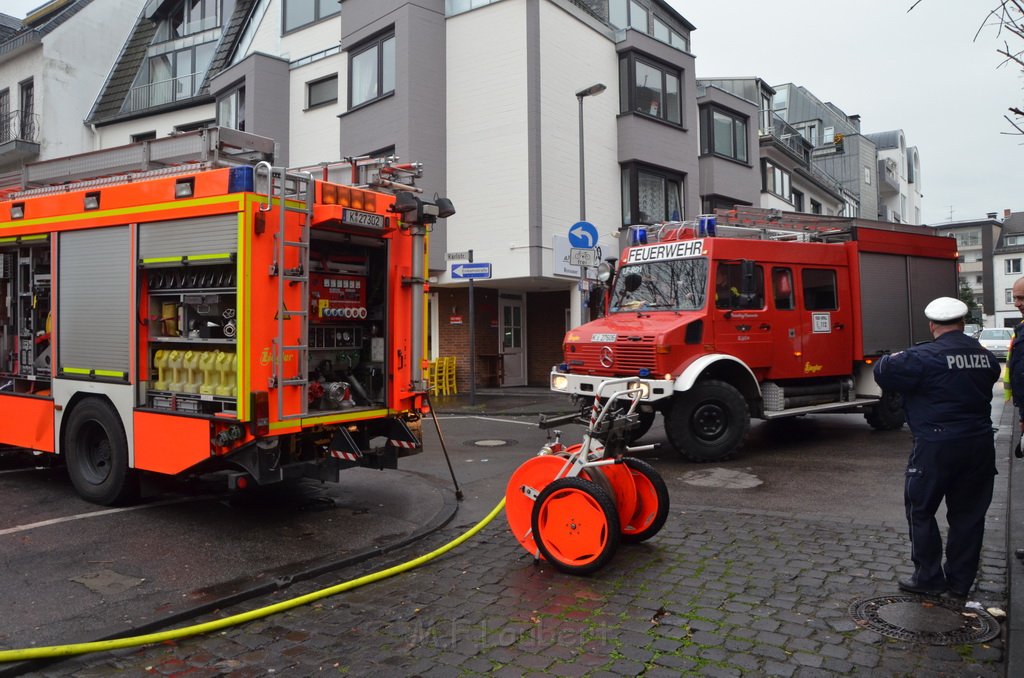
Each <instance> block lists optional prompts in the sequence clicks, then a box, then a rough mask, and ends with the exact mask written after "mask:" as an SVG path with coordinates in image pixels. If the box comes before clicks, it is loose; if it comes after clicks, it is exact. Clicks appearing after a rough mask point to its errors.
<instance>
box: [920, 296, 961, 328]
mask: <svg viewBox="0 0 1024 678" xmlns="http://www.w3.org/2000/svg"><path fill="white" fill-rule="evenodd" d="M965 315H967V304H965V303H964V302H962V301H960V300H959V299H954V298H953V297H939V298H938V299H934V300H933V301H932V302H931V303H929V304H928V305H927V306H925V307H924V316H925V317H926V318H928V320H931V321H932V322H937V323H949V322H953V321H954V320H960V319H961V318H963V317H964V316H965Z"/></svg>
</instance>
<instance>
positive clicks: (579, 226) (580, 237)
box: [569, 221, 597, 248]
mask: <svg viewBox="0 0 1024 678" xmlns="http://www.w3.org/2000/svg"><path fill="white" fill-rule="evenodd" d="M569 245H571V246H572V247H580V248H587V247H597V226H594V225H593V224H592V223H590V222H589V221H577V222H576V223H575V224H573V225H572V226H570V227H569Z"/></svg>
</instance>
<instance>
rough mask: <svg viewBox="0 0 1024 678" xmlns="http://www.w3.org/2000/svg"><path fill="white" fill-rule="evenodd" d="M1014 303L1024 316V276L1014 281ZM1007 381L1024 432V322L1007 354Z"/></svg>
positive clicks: (1016, 329)
mask: <svg viewBox="0 0 1024 678" xmlns="http://www.w3.org/2000/svg"><path fill="white" fill-rule="evenodd" d="M1013 305H1014V306H1016V307H1017V310H1018V311H1020V313H1021V315H1022V316H1024V278H1017V280H1016V282H1014V283H1013ZM1006 382H1007V383H1006V386H1007V387H1008V389H1009V392H1010V394H1011V396H1012V398H1013V405H1014V407H1016V408H1017V416H1018V419H1019V420H1020V430H1021V431H1022V432H1024V322H1021V323H1018V324H1017V326H1016V327H1014V328H1013V341H1012V342H1010V354H1009V355H1008V356H1006Z"/></svg>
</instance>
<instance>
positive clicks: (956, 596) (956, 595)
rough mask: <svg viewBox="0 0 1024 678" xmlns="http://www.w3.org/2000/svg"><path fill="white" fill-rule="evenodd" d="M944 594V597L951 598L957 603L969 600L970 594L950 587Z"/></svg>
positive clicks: (961, 603)
mask: <svg viewBox="0 0 1024 678" xmlns="http://www.w3.org/2000/svg"><path fill="white" fill-rule="evenodd" d="M942 595H943V597H945V598H949V599H950V600H951V601H952V602H954V603H957V604H958V605H963V604H964V603H966V602H967V595H968V594H966V593H962V592H961V591H954V590H953V589H949V590H948V591H946V592H945V593H943V594H942Z"/></svg>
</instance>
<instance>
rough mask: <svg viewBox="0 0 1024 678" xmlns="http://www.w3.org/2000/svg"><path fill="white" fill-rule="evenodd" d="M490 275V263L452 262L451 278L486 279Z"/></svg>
mask: <svg viewBox="0 0 1024 678" xmlns="http://www.w3.org/2000/svg"><path fill="white" fill-rule="evenodd" d="M490 277H491V265H490V264H452V278H453V279H455V280H488V279H490Z"/></svg>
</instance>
